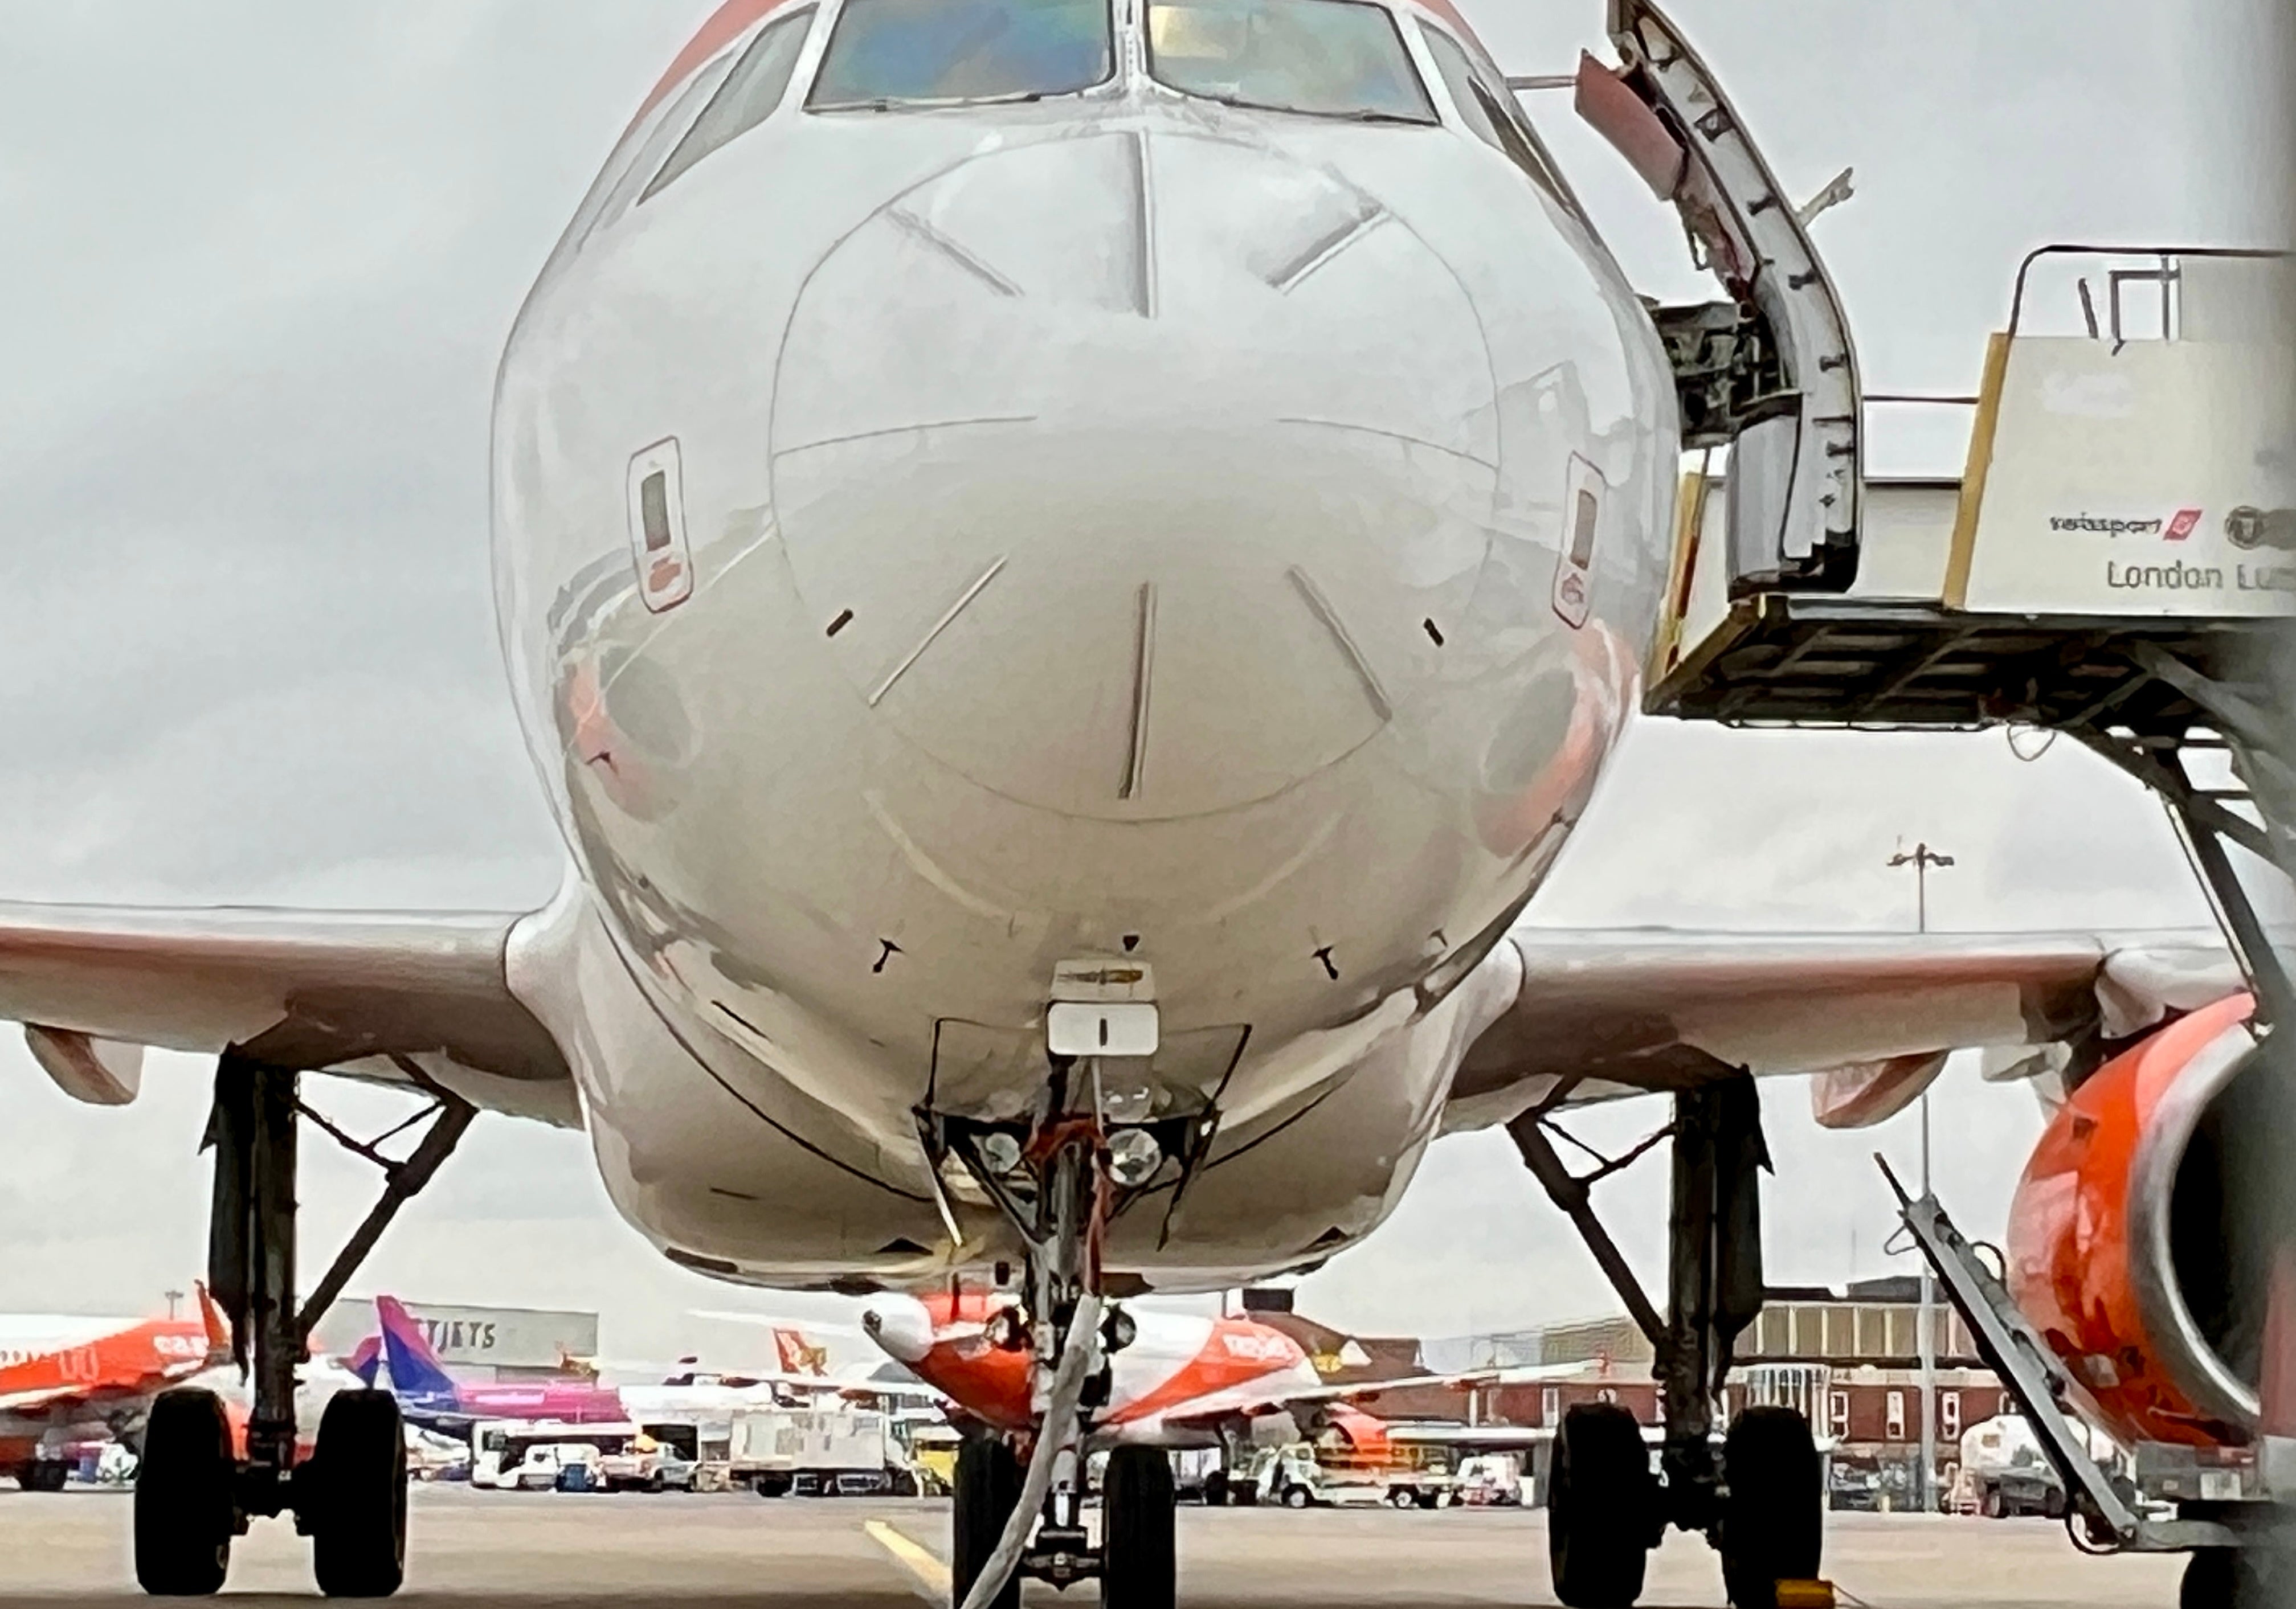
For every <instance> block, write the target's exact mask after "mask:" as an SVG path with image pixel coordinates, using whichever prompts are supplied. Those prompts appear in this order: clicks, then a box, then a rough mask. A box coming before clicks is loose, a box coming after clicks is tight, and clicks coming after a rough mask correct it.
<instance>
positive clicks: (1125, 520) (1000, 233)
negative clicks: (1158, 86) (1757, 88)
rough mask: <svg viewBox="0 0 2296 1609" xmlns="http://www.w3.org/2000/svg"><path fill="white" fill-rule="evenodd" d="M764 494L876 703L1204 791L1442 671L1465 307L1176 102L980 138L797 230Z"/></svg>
mask: <svg viewBox="0 0 2296 1609" xmlns="http://www.w3.org/2000/svg"><path fill="white" fill-rule="evenodd" d="M1495 420H1496V407H1495V399H1494V389H1493V380H1492V365H1491V362H1490V357H1489V354H1488V348H1487V347H1486V345H1485V341H1484V338H1483V334H1482V331H1481V327H1480V323H1479V321H1478V318H1477V314H1476V309H1475V307H1474V306H1473V304H1472V300H1471V298H1470V297H1469V296H1468V293H1467V292H1466V290H1464V288H1463V286H1462V284H1461V283H1460V282H1459V280H1458V278H1457V277H1456V275H1455V274H1453V272H1452V271H1451V269H1450V268H1449V266H1448V265H1447V264H1446V263H1445V261H1444V260H1443V259H1442V257H1440V256H1439V254H1438V253H1437V252H1436V251H1435V250H1434V249H1431V247H1430V246H1429V245H1428V244H1427V243H1426V242H1425V241H1423V240H1422V239H1421V238H1420V237H1419V235H1417V234H1416V233H1414V231H1413V230H1412V229H1411V228H1410V227H1409V226H1408V225H1406V224H1405V223H1404V222H1402V221H1401V220H1400V219H1399V218H1398V217H1397V216H1394V215H1393V214H1392V213H1391V212H1390V211H1389V210H1388V209H1387V208H1385V207H1383V206H1382V204H1381V203H1380V202H1379V201H1377V200H1374V198H1373V197H1371V196H1370V195H1369V194H1367V193H1365V192H1364V191H1362V190H1360V189H1358V188H1357V187H1356V186H1354V185H1352V184H1349V182H1348V181H1347V180H1346V179H1344V178H1342V177H1341V176H1337V175H1336V174H1335V173H1333V172H1332V171H1330V170H1327V169H1325V168H1322V167H1310V166H1308V165H1306V164H1305V163H1302V162H1299V161H1296V160H1294V159H1291V158H1289V157H1287V156H1284V155H1283V154H1280V153H1278V152H1275V151H1271V150H1269V149H1267V148H1266V147H1264V146H1259V145H1254V144H1248V143H1239V142H1231V141H1227V140H1223V139H1217V138H1211V137H1207V136H1205V135H1201V134H1197V133H1189V134H1182V133H1177V132H1160V133H1157V132H1150V131H1145V130H1140V129H1129V130H1117V131H1111V132H1107V133H1103V134H1100V135H1095V136H1092V137H1087V138H1066V139H1060V140H1054V141H1047V142H1041V143H1028V144H1021V145H1015V146H1012V147H1008V148H1005V149H1001V150H992V151H988V152H987V153H985V154H982V155H979V156H976V157H974V158H972V159H970V160H968V161H965V162H964V163H962V164H960V165H959V166H957V167H955V168H954V169H953V170H951V171H949V172H947V173H946V174H944V175H942V176H939V177H937V178H935V179H933V180H931V182H929V183H927V184H924V185H922V186H921V187H919V188H917V189H915V190H913V191H911V192H908V193H906V194H905V195H903V196H901V197H900V198H898V200H894V201H892V202H891V203H890V204H889V205H887V206H885V207H883V208H881V209H879V210H878V211H877V212H876V213H875V214H874V215H873V216H872V217H870V218H869V220H868V221H867V222H866V223H865V224H864V225H862V226H861V227H859V228H858V229H857V230H855V231H854V232H852V233H850V234H849V235H848V236H847V237H846V238H845V239H844V240H843V241H841V242H840V244H839V245H838V246H837V247H836V248H835V249H833V250H832V251H831V252H830V253H829V254H828V256H827V257H825V258H824V260H823V261H822V262H821V263H820V264H819V265H818V266H817V267H816V270H815V271H814V273H813V274H812V275H811V277H810V279H809V281H808V285H807V288H806V290H805V291H804V292H803V294H802V296H801V297H800V298H799V302H798V305H797V307H796V311H795V314H794V316H793V318H792V321H791V325H790V328H789V331H788V336H787V339H786V343H785V345H784V347H783V351H782V353H781V356H780V363H779V368H778V379H777V381H776V394H775V404H774V414H773V431H772V450H773V462H774V489H775V518H776V521H777V524H778V527H779V535H780V543H781V548H782V551H783V552H785V554H786V556H787V560H788V563H789V565H790V566H791V572H792V576H793V579H794V582H795V584H796V586H797V588H798V591H799V593H800V594H801V596H802V598H803V600H804V601H805V603H806V605H807V607H808V609H809V610H810V612H811V613H812V614H813V615H814V616H816V617H817V626H818V629H820V630H821V631H822V632H824V633H825V634H826V638H827V643H828V649H829V651H830V652H831V654H832V657H834V659H835V661H836V663H837V665H838V666H839V669H840V671H841V673H842V674H844V675H845V676H846V677H848V678H849V680H850V681H851V682H852V683H853V684H854V686H855V687H856V688H857V690H858V691H859V692H860V694H861V695H862V697H863V698H865V700H866V701H867V703H868V705H869V706H871V707H872V709H873V712H874V718H875V719H877V720H878V721H880V722H881V723H887V724H889V725H890V727H892V728H893V729H895V730H896V731H898V732H899V733H900V734H901V735H902V736H904V737H905V738H906V739H908V740H909V741H911V742H912V743H914V744H915V745H917V746H919V747H922V748H923V749H924V750H925V751H927V752H928V753H930V754H931V755H933V756H934V757H935V758H936V759H938V760H939V761H941V762H942V763H943V764H947V765H948V766H949V767H951V768H953V769H954V770H955V771H956V772H960V773H962V774H963V775H964V776H966V777H968V778H969V779H971V780H972V781H974V782H976V783H978V784H980V786H982V787H984V788H988V789H989V790H991V791H993V792H994V793H996V794H997V795H1000V796H1004V797H1006V798H1010V799H1015V800H1018V801H1021V802H1022V803H1024V804H1028V805H1037V806H1039V807H1042V808H1046V809H1050V810H1054V811H1056V812H1059V813H1062V814H1068V815H1083V816H1099V817H1106V818H1111V819H1119V820H1136V819H1140V818H1142V817H1144V816H1148V817H1160V818H1169V817H1177V816H1189V815H1198V814H1203V813H1211V812H1215V811H1220V810H1226V809H1231V808H1234V807H1236V806H1239V805H1247V804H1250V803H1252V802H1254V801H1256V800H1259V799H1262V798H1266V797H1268V796H1272V795H1274V794H1275V793H1278V792H1280V791H1282V790H1283V789H1284V788H1288V787H1290V786H1292V784H1294V783H1295V782H1297V781H1299V780H1300V779H1302V778H1303V777H1306V776H1308V775H1311V774H1313V773H1314V772H1317V771H1319V770H1321V769H1322V768H1324V766H1326V765H1329V764H1332V763H1333V762H1334V761H1336V760H1338V759H1340V758H1341V757H1343V756H1345V755H1348V754H1349V753H1351V752H1352V751H1353V750H1355V749H1356V748H1357V747H1360V746H1361V745H1363V744H1364V743H1365V742H1366V741H1367V740H1369V739H1372V738H1373V737H1374V736H1376V735H1377V734H1378V733H1379V732H1380V731H1381V730H1382V728H1383V727H1384V726H1386V725H1387V723H1389V722H1390V720H1391V719H1393V717H1394V715H1395V714H1396V711H1397V710H1398V707H1399V706H1403V705H1404V704H1405V703H1406V701H1407V700H1408V698H1409V697H1410V695H1411V693H1412V691H1413V690H1414V689H1415V687H1416V686H1417V685H1419V684H1421V683H1423V682H1425V681H1427V680H1428V679H1430V678H1431V676H1432V675H1433V674H1435V667H1436V666H1437V665H1438V664H1439V657H1440V654H1441V645H1440V643H1439V642H1438V641H1435V640H1433V636H1432V635H1431V633H1428V632H1427V631H1426V630H1425V629H1424V623H1425V622H1427V621H1428V620H1430V619H1447V620H1453V621H1456V620H1457V619H1458V618H1459V617H1461V616H1462V615H1464V612H1465V610H1466V607H1467V603H1468V600H1469V599H1470V597H1471V596H1472V593H1473V591H1474V586H1475V582H1476V579H1477V577H1478V576H1479V575H1480V571H1481V568H1482V565H1483V562H1484V559H1485V555H1486V553H1487V551H1488V547H1489V529H1490V527H1491V523H1492V519H1493V506H1494V497H1495V494H1496V481H1497V471H1496V468H1495V466H1496V464H1497V443H1496V438H1495V434H1494V433H1495V429H1496V426H1495Z"/></svg>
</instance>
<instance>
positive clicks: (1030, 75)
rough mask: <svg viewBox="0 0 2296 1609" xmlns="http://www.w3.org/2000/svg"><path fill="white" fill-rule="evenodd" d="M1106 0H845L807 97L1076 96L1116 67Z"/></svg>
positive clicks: (847, 103) (867, 101) (837, 100)
mask: <svg viewBox="0 0 2296 1609" xmlns="http://www.w3.org/2000/svg"><path fill="white" fill-rule="evenodd" d="M1109 5H1110V0H847V4H846V6H845V10H844V12H843V14H842V15H840V17H839V18H838V20H837V31H836V33H835V34H834V35H833V36H832V37H831V39H830V41H829V53H828V54H827V56H826V57H824V60H823V61H822V64H821V73H820V76H819V77H818V78H816V80H815V81H814V86H813V94H812V95H811V96H810V97H809V98H808V101H807V105H808V107H810V108H811V109H812V110H816V111H818V110H827V109H833V108H837V107H866V106H876V107H882V106H890V105H894V104H897V103H900V102H911V103H914V102H926V103H934V102H962V101H1021V100H1034V99H1037V98H1038V97H1040V96H1045V95H1072V94H1077V93H1078V92H1079V91H1082V90H1087V89H1090V88H1092V87H1093V86H1095V85H1097V84H1104V83H1106V82H1107V81H1108V80H1109V79H1110V78H1111V77H1113V76H1114V74H1115V71H1116V37H1115V35H1116V30H1115V26H1114V22H1113V20H1112V19H1111V14H1110V10H1109Z"/></svg>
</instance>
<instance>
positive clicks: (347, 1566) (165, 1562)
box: [135, 1051, 477, 1597]
mask: <svg viewBox="0 0 2296 1609" xmlns="http://www.w3.org/2000/svg"><path fill="white" fill-rule="evenodd" d="M298 1081H299V1074H298V1073H297V1072H296V1071H295V1070H294V1069H292V1068H284V1067H275V1066H268V1065H266V1064H265V1063H262V1062H260V1061H258V1060H255V1059H253V1058H249V1057H247V1056H244V1055H242V1054H240V1053H238V1052H235V1051H234V1052H226V1053H225V1056H224V1057H223V1058H222V1060H221V1062H220V1063H219V1064H218V1066H217V1069H216V1092H215V1107H214V1110H213V1114H212V1115H211V1116H210V1117H209V1126H208V1141H209V1144H211V1145H212V1146H213V1147H214V1148H215V1153H216V1162H215V1192H214V1200H213V1205H212V1211H211V1214H210V1216H209V1227H208V1283H209V1289H210V1290H211V1291H212V1292H213V1294H214V1295H215V1298H216V1302H217V1305H218V1306H219V1307H221V1308H222V1310H223V1311H224V1313H225V1317H227V1318H228V1319H230V1320H231V1327H232V1352H233V1354H234V1357H235V1358H236V1359H237V1360H238V1361H239V1363H240V1366H241V1368H242V1369H245V1370H247V1371H248V1373H249V1376H250V1384H251V1387H252V1392H251V1395H252V1399H253V1401H252V1405H251V1410H250V1413H249V1416H248V1421H247V1441H246V1448H245V1453H244V1456H243V1457H241V1456H238V1455H236V1454H235V1453H234V1450H233V1447H232V1437H231V1430H230V1425H229V1422H228V1420H227V1419H226V1417H225V1414H224V1409H223V1402H222V1400H221V1399H220V1398H218V1397H217V1395H216V1393H213V1392H211V1391H207V1390H204V1389H201V1388H197V1387H188V1386H184V1387H177V1388H176V1389H175V1390H173V1391H168V1392H166V1393H161V1395H160V1398H159V1400H158V1401H156V1402H155V1403H154V1404H153V1405H152V1416H151V1420H150V1423H149V1424H148V1425H147V1426H146V1427H145V1430H144V1433H143V1465H142V1469H141V1473H140V1474H139V1476H138V1478H137V1481H136V1484H135V1579H136V1580H137V1581H138V1582H140V1583H141V1584H142V1586H143V1589H144V1590H145V1591H146V1592H150V1593H154V1594H159V1595H164V1596H169V1597H190V1596H200V1595H204V1594H207V1593H211V1592H214V1591H216V1590H217V1589H219V1588H221V1587H222V1585H223V1580H224V1574H225V1570H226V1568H227V1567H228V1565H229V1564H230V1560H231V1545H232V1540H233V1539H234V1537H237V1536H241V1535H244V1534H245V1532H246V1531H247V1527H248V1523H249V1521H250V1519H251V1518H252V1517H254V1516H256V1515H280V1514H285V1513H289V1512H292V1513H293V1515H294V1516H295V1528H296V1529H297V1530H298V1531H300V1532H302V1533H303V1534H304V1535H306V1536H308V1537H309V1538H311V1541H312V1563H313V1566H314V1570H315V1573H316V1576H317V1578H318V1583H319V1589H320V1590H321V1591H323V1592H324V1593H326V1594H328V1595H329V1596H330V1597H387V1596H389V1594H391V1593H393V1592H396V1591H397V1590H398V1586H399V1582H400V1580H401V1579H402V1578H403V1576H404V1573H405V1565H406V1435H405V1432H404V1429H403V1427H402V1425H401V1423H400V1420H399V1413H398V1400H397V1399H396V1398H394V1397H393V1396H392V1395H391V1394H390V1393H389V1392H387V1391H371V1390H370V1391H348V1392H342V1393H338V1394H337V1395H336V1396H334V1397H333V1398H332V1400H331V1401H329V1402H328V1404H327V1407H326V1411H325V1414H324V1417H322V1418H321V1420H320V1423H319V1431H318V1437H317V1440H316V1444H315V1446H314V1449H313V1452H312V1456H311V1458H309V1459H308V1460H307V1461H306V1462H303V1463H301V1464H298V1463H297V1462H296V1442H297V1433H296V1413H295V1367H296V1365H297V1364H298V1363H299V1362H301V1361H302V1360H303V1358H304V1356H305V1354H306V1351H307V1344H308V1340H309V1336H310V1332H311V1327H312V1326H313V1325H315V1324H316V1322H317V1321H318V1319H319V1317H320V1315H321V1314H323V1313H324V1312H325V1311H327V1309H328V1307H329V1306H331V1305H332V1303H333V1302H334V1300H335V1298H336V1296H337V1295H340V1294H341V1291H342V1288H343V1285H344V1283H345V1282H346V1281H348V1279H349V1278H350V1277H351V1275H352V1274H353V1273H355V1272H357V1269H358V1265H359V1264H360V1263H361V1262H363V1261H365V1257H366V1254H367V1253H368V1252H369V1251H370V1250H372V1249H373V1246H374V1243H375V1242H376V1240H377V1239H379V1238H380V1237H381V1234H382V1231H383V1229H384V1228H385V1226H387V1225H388V1224H389V1222H390V1221H391V1219H392V1217H394V1216H395V1215H396V1214H397V1213H398V1209H399V1208H400V1207H401V1206H403V1205H405V1204H406V1202H407V1201H408V1200H410V1199H411V1198H412V1197H414V1195H415V1194H416V1192H418V1191H419V1190H421V1189H422V1187H423V1186H424V1185H426V1184H428V1183H429V1182H430V1177H431V1175H432V1174H434V1173H435V1172H437V1171H438V1169H439V1164H441V1163H443V1162H444V1161H445V1160H446V1159H447V1155H448V1154H449V1153H450V1152H452V1151H453V1150H454V1148H455V1143H456V1142H457V1141H458V1140H460V1139H462V1137H463V1131H464V1130H466V1129H468V1128H469V1127H470V1125H471V1119H472V1118H473V1117H475V1116H476V1115H477V1112H476V1108H474V1107H471V1105H470V1104H469V1103H468V1102H466V1101H464V1100H463V1099H460V1098H459V1097H457V1096H455V1095H453V1094H450V1093H448V1092H447V1091H445V1090H437V1089H435V1088H434V1089H433V1090H432V1093H433V1094H434V1095H435V1096H436V1097H437V1098H438V1105H437V1106H436V1107H433V1108H432V1122H431V1124H430V1128H429V1130H428V1131H426V1132H425V1133H424V1135H423V1137H422V1140H421V1142H420V1143H419V1144H417V1145H416V1147H415V1148H414V1152H413V1154H412V1155H410V1156H408V1157H407V1158H406V1160H405V1161H403V1162H395V1161H392V1160H390V1159H389V1158H387V1157H385V1156H382V1155H381V1153H380V1152H379V1151H377V1150H376V1149H375V1146H374V1145H373V1144H362V1143H361V1142H359V1141H357V1140H355V1139H350V1138H349V1137H348V1136H347V1135H344V1134H343V1133H341V1132H340V1131H339V1130H336V1129H335V1128H334V1127H333V1126H332V1124H329V1123H326V1122H325V1120H324V1119H323V1118H320V1117H318V1116H317V1115H316V1114H315V1113H310V1112H308V1111H307V1109H306V1108H305V1107H303V1106H302V1104H301V1102H300V1100H299V1098H298V1090H297V1084H298ZM419 1082H426V1083H427V1081H419ZM302 1116H309V1117H311V1118H312V1119H313V1121H314V1122H316V1123H319V1124H320V1125H321V1126H322V1127H323V1128H325V1129H326V1130H327V1131H328V1132H329V1133H331V1134H332V1135H333V1136H334V1137H335V1138H336V1139H339V1140H340V1141H341V1142H342V1143H343V1144H344V1145H345V1146H347V1147H348V1148H350V1149H352V1150H355V1151H357V1152H358V1153H359V1154H360V1155H362V1156H365V1157H367V1158H368V1160H370V1161H372V1162H374V1163H375V1164H377V1165H379V1166H380V1167H381V1168H382V1170H383V1172H384V1176H385V1183H384V1187H383V1192H382V1197H381V1200H380V1201H378V1202H377V1203H376V1205H375V1206H374V1208H373V1211H371V1212H370V1213H368V1214H367V1217H366V1221H365V1222H364V1223H362V1224H361V1225H360V1226H359V1228H358V1229H357V1231H356V1232H355V1233H354V1234H353V1235H352V1237H351V1238H350V1240H349V1241H348V1243H347V1244H346V1245H345V1246H344V1247H343V1249H342V1251H341V1253H340V1254H338V1255H337V1257H336V1259H335V1261H334V1263H333V1265H332V1267H331V1268H329V1269H328V1270H327V1272H326V1274H325V1276H324V1278H321V1279H320V1281H319V1283H318V1285H317V1286H316V1287H315V1288H314V1289H313V1290H312V1292H311V1294H310V1295H308V1296H307V1298H306V1299H305V1300H304V1302H303V1303H302V1304H301V1305H300V1307H298V1306H297V1304H296V1301H295V1294H296V1293H295V1249H296V1247H295V1240H296V1235H295V1205H296V1204H295V1161H296V1141H297V1138H298V1135H297V1126H298V1119H299V1117H302ZM383 1138H384V1139H388V1138H389V1136H388V1135H386V1136H384V1137H383ZM376 1143H380V1142H376Z"/></svg>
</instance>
